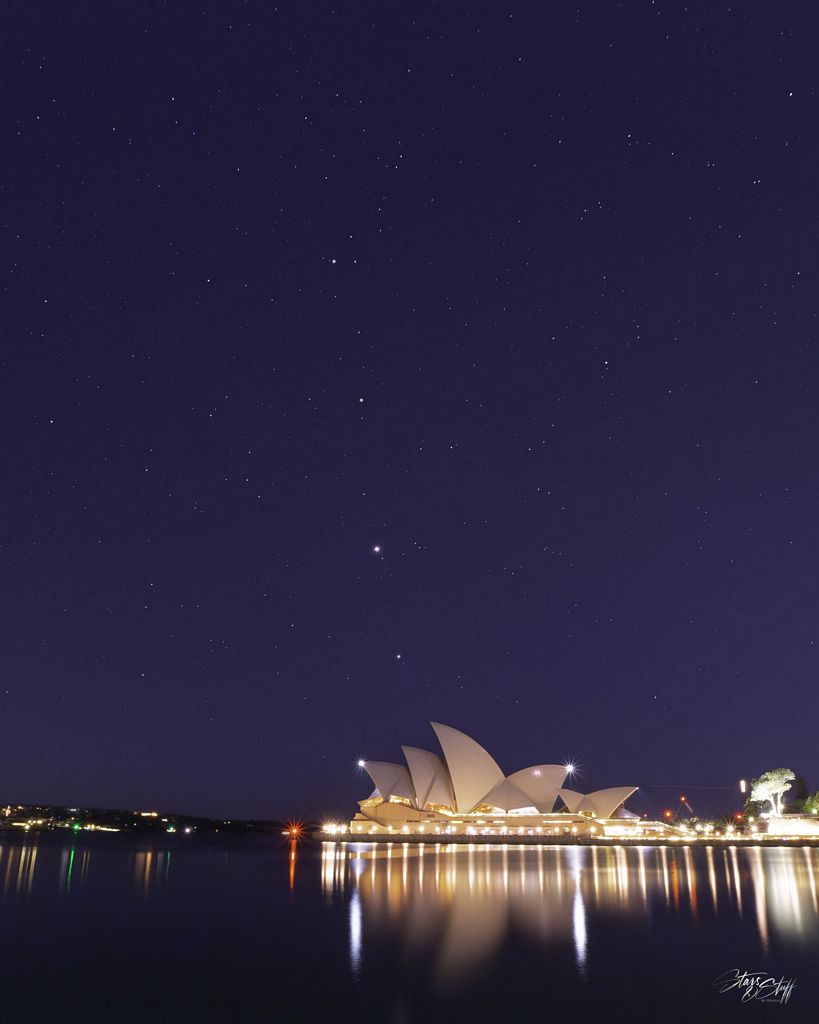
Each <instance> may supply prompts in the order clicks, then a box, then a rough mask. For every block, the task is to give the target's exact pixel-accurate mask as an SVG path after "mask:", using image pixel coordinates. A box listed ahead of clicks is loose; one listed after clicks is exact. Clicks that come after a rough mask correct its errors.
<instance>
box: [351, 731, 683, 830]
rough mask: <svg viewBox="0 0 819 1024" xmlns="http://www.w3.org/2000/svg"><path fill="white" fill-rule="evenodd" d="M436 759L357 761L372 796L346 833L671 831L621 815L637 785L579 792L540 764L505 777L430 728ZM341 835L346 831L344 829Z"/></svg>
mask: <svg viewBox="0 0 819 1024" xmlns="http://www.w3.org/2000/svg"><path fill="white" fill-rule="evenodd" d="M431 725H432V728H433V730H434V731H435V735H436V736H437V738H438V743H439V744H440V747H441V751H442V755H443V756H441V755H439V754H436V753H433V752H432V751H430V750H421V749H419V748H418V747H402V748H401V749H402V751H403V753H404V759H405V761H406V764H392V763H389V762H386V761H360V762H359V765H360V766H361V767H362V768H365V769H366V770H367V772H368V773H369V775H370V777H371V779H372V781H373V783H374V785H375V789H374V790H373V792H372V793H371V795H370V796H369V797H367V798H366V799H365V800H361V801H359V808H360V810H359V812H358V813H357V814H356V816H355V817H354V818H353V820H352V821H351V822H350V824H349V833H350V834H351V835H352V836H353V837H355V836H361V838H362V839H369V838H374V839H381V838H390V837H392V838H395V839H401V838H405V837H408V836H409V837H415V838H417V839H421V838H423V839H429V840H435V838H436V837H439V836H440V837H442V838H443V837H466V836H470V837H476V838H477V837H487V838H488V837H492V836H509V837H513V836H533V837H535V836H557V835H563V836H578V837H579V836H585V837H595V836H597V837H599V838H615V837H628V836H634V837H637V836H645V837H650V836H652V835H654V836H658V837H659V836H660V835H667V834H668V833H669V832H674V831H676V830H675V829H674V828H673V827H672V826H669V825H665V824H663V823H662V822H648V821H644V820H642V819H641V818H640V816H639V815H638V814H634V813H633V812H631V811H627V810H626V809H625V807H624V804H625V801H626V800H627V799H628V798H629V797H630V796H631V795H632V794H633V793H634V792H635V791H636V790H637V787H636V786H617V787H615V788H613V789H601V790H598V791H597V792H594V793H578V792H576V791H575V790H573V789H567V788H565V786H564V783H565V781H566V777H567V775H568V774H569V773H570V772H571V766H570V765H561V764H538V765H533V766H532V767H530V768H521V769H520V771H516V772H513V773H512V774H511V775H505V774H504V772H503V771H502V770H501V768H500V767H499V765H498V764H497V762H496V761H495V759H494V758H493V757H492V755H491V754H489V753H488V752H487V751H486V750H484V748H483V747H482V746H481V745H480V744H479V743H477V742H476V741H475V740H473V739H472V738H471V737H470V736H467V735H466V734H465V733H463V732H460V731H459V730H458V729H453V728H452V727H451V726H449V725H440V724H439V723H438V722H432V723H431ZM342 831H344V832H347V831H348V829H347V827H346V826H345V827H343V829H342Z"/></svg>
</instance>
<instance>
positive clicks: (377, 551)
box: [373, 544, 381, 555]
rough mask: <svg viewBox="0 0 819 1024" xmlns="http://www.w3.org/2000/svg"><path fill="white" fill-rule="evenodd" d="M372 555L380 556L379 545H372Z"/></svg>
mask: <svg viewBox="0 0 819 1024" xmlns="http://www.w3.org/2000/svg"><path fill="white" fill-rule="evenodd" d="M373 554H375V555H380V554H381V545H380V544H374V545H373Z"/></svg>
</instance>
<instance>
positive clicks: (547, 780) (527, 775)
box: [509, 764, 567, 814]
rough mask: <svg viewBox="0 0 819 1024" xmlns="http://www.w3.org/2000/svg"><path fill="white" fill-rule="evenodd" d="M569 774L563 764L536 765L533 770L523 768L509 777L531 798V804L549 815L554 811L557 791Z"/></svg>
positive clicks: (510, 780)
mask: <svg viewBox="0 0 819 1024" xmlns="http://www.w3.org/2000/svg"><path fill="white" fill-rule="evenodd" d="M566 775H567V772H566V769H565V768H564V766H563V765H562V764H536V765H533V766H532V767H531V768H521V770H520V771H519V772H514V773H513V774H512V775H510V776H509V782H512V783H514V785H515V786H517V787H518V789H521V790H523V792H524V793H525V794H526V795H527V796H528V797H529V803H530V804H531V805H533V806H534V807H537V809H538V810H539V811H540V813H541V814H549V813H550V812H551V811H552V810H554V806H555V801H556V800H557V791H558V790H559V789H560V787H561V786H562V785H563V780H564V779H565V778H566Z"/></svg>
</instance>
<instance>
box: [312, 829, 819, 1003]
mask: <svg viewBox="0 0 819 1024" xmlns="http://www.w3.org/2000/svg"><path fill="white" fill-rule="evenodd" d="M817 871H819V850H816V849H810V848H802V849H786V848H769V849H764V848H759V847H752V848H739V849H738V848H737V847H733V846H732V847H728V848H726V847H723V846H719V847H706V848H705V849H701V848H699V849H692V848H690V847H667V846H662V847H628V848H627V847H620V846H614V847H598V846H591V847H586V846H583V847H580V846H574V847H530V846H518V847H515V846H484V845H480V846H479V845H469V846H462V845H457V846H456V845H450V846H442V845H436V846H423V845H418V846H412V845H409V844H403V845H400V846H399V845H390V846H387V847H386V848H385V847H384V846H375V845H370V846H368V845H367V844H354V845H353V844H351V845H349V846H347V845H342V844H340V843H339V844H336V843H326V844H324V845H323V848H322V861H321V886H322V893H323V897H324V899H325V901H327V902H332V901H333V900H335V899H341V900H342V901H343V902H344V903H345V905H346V907H347V912H348V915H349V958H350V967H351V969H352V970H353V971H354V972H355V973H358V972H359V971H360V969H361V965H362V962H363V961H364V960H365V959H366V956H367V945H368V942H369V943H372V944H377V943H379V942H380V941H381V940H382V939H383V938H384V937H385V936H386V935H387V934H388V933H391V934H396V935H398V936H399V939H400V942H401V944H402V946H403V948H404V949H405V951H406V952H407V953H408V954H411V955H412V954H431V955H432V962H433V964H434V967H433V976H434V979H435V980H436V981H437V982H438V983H439V984H453V983H457V982H459V981H461V980H464V979H465V978H466V976H467V975H469V974H471V973H472V972H474V971H475V970H476V969H477V968H479V967H481V966H482V965H483V964H485V963H486V962H487V961H488V960H489V959H490V958H491V957H492V956H493V955H494V954H495V953H496V952H497V951H498V950H499V949H500V947H501V946H502V944H503V943H504V941H505V939H506V938H507V937H508V935H509V934H510V933H511V932H512V931H515V932H519V933H522V934H525V935H527V936H528V937H529V938H530V939H533V940H535V941H536V942H538V943H540V944H543V945H549V944H553V943H561V942H563V943H567V944H570V945H571V947H572V948H573V951H574V960H575V964H576V968H577V970H578V971H579V972H580V974H581V975H585V973H586V970H587V967H588V960H589V956H590V947H589V934H590V932H593V929H594V922H595V919H597V918H601V917H604V916H607V917H613V918H617V917H618V916H619V917H624V916H628V917H630V918H632V919H643V920H644V921H645V923H646V925H647V926H648V925H649V924H650V918H651V915H652V913H654V912H656V911H657V910H659V911H660V912H662V911H663V909H664V910H665V912H666V913H668V914H671V915H686V916H687V917H688V918H689V919H694V920H695V921H696V920H698V919H699V917H700V915H702V914H708V915H710V916H716V915H719V916H720V917H721V918H725V917H728V916H733V917H734V918H737V919H740V920H741V921H743V922H744V924H745V925H746V926H747V925H749V924H751V925H752V926H753V927H754V928H755V930H756V934H757V938H758V942H759V949H760V952H761V953H763V954H766V953H767V952H768V949H769V945H770V942H771V937H772V936H775V937H776V938H778V939H781V940H783V941H786V942H795V943H801V944H807V943H815V942H816V941H817V938H818V937H819V902H817V884H816V874H817ZM749 909H750V910H751V913H752V915H753V916H752V918H750V919H749V918H748V912H749Z"/></svg>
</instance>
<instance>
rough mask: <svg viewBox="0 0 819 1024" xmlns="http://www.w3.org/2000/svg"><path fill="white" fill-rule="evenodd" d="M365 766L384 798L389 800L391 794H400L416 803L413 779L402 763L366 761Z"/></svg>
mask: <svg viewBox="0 0 819 1024" xmlns="http://www.w3.org/2000/svg"><path fill="white" fill-rule="evenodd" d="M364 767H365V768H366V769H367V771H368V772H369V774H370V778H371V779H372V780H373V782H374V783H375V788H376V789H377V790H378V792H379V793H380V794H381V796H382V798H383V799H384V800H389V798H390V797H391V796H400V797H404V799H406V800H411V801H412V802H413V804H414V803H415V790H414V789H413V785H412V779H411V778H410V773H409V772H408V771H407V769H406V768H405V767H404V766H403V765H402V764H391V763H390V762H389V761H365V762H364Z"/></svg>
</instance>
